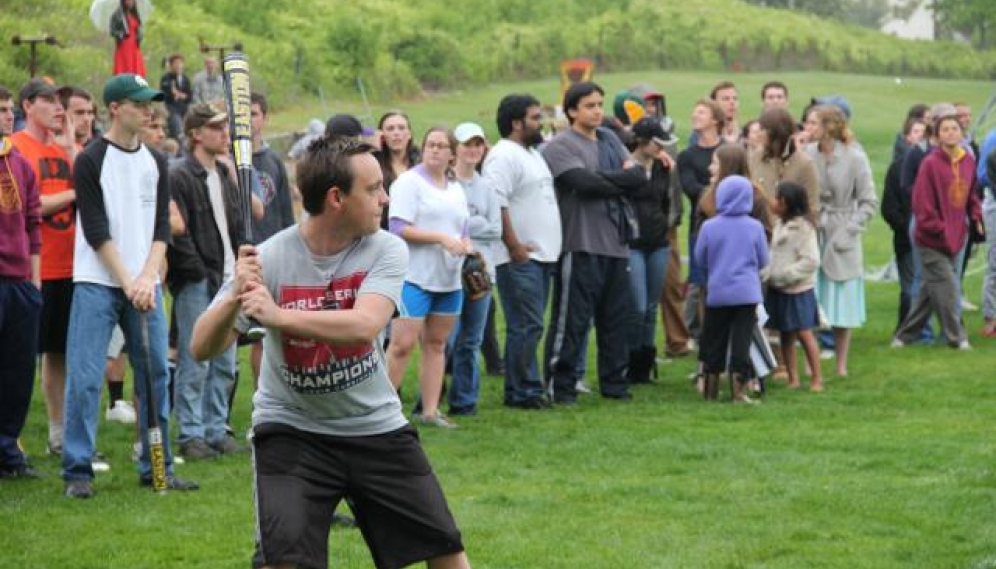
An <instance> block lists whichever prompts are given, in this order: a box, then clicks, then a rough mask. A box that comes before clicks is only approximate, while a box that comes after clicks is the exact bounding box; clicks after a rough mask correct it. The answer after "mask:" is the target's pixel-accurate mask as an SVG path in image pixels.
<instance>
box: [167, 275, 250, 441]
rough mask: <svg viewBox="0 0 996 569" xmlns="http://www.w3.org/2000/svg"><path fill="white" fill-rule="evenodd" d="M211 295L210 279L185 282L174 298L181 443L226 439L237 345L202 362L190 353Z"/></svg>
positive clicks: (176, 403) (176, 399)
mask: <svg viewBox="0 0 996 569" xmlns="http://www.w3.org/2000/svg"><path fill="white" fill-rule="evenodd" d="M212 297H213V295H211V294H209V292H208V285H207V281H206V280H202V281H198V282H194V283H187V284H185V285H183V287H182V288H181V289H180V290H179V291H178V292H177V294H176V297H174V299H173V312H174V313H175V314H176V329H177V333H178V334H177V358H178V359H177V366H176V386H175V394H174V397H175V399H174V405H175V408H174V410H173V411H174V413H175V414H176V422H177V423H178V425H179V427H180V434H179V436H178V438H177V440H178V441H179V442H180V444H184V443H187V442H189V441H191V440H193V439H203V440H205V441H207V442H208V443H216V442H219V441H221V440H222V439H224V438H225V419H226V418H227V417H228V393H229V392H230V391H231V389H232V385H233V384H234V383H235V353H236V352H235V350H236V347H235V344H232V346H231V347H229V348H228V349H227V350H225V351H224V352H222V353H220V354H218V355H217V356H215V357H214V358H212V359H210V360H208V361H203V362H199V361H197V360H195V359H194V357H193V356H192V355H191V354H190V338H191V336H192V335H193V331H194V324H195V323H196V322H197V318H198V317H199V316H200V315H201V314H203V313H204V311H205V310H207V307H208V305H209V304H210V303H211V299H212Z"/></svg>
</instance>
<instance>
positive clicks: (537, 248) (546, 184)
mask: <svg viewBox="0 0 996 569" xmlns="http://www.w3.org/2000/svg"><path fill="white" fill-rule="evenodd" d="M496 122H497V124H498V132H499V133H500V134H501V136H502V139H501V140H500V141H499V142H498V143H497V144H496V145H495V146H494V148H492V149H491V151H490V152H488V156H487V157H486V158H485V159H484V177H485V179H487V180H488V182H490V183H491V184H492V185H494V187H495V190H496V191H497V192H498V202H499V205H500V207H501V219H502V236H501V239H502V243H503V245H501V246H499V247H498V248H497V250H496V252H495V256H494V263H495V265H496V267H497V271H496V273H497V274H496V277H497V283H498V290H499V291H501V295H500V297H501V303H502V310H503V312H504V313H505V324H506V326H505V405H506V406H508V407H512V408H517V409H548V408H549V407H550V403H549V401H547V399H546V396H545V395H544V388H543V379H542V376H540V370H539V365H538V363H537V361H536V348H537V346H538V345H539V342H540V338H542V337H543V322H544V318H545V316H546V308H547V299H548V298H549V293H550V283H551V281H552V279H553V272H554V270H555V269H556V266H557V259H558V258H559V257H560V249H561V245H562V243H563V236H562V233H561V225H560V207H559V206H558V205H557V196H556V194H555V193H554V188H553V176H552V175H551V174H550V168H549V167H548V166H547V165H546V161H545V160H543V156H541V155H540V153H539V152H538V151H537V150H536V145H537V144H539V143H541V142H543V134H542V132H541V131H540V128H541V127H542V124H543V113H542V110H541V109H540V104H539V101H538V100H536V98H535V97H533V96H531V95H508V96H506V97H505V98H503V99H502V100H501V102H500V103H499V104H498V111H497V113H496Z"/></svg>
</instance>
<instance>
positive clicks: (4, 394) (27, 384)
mask: <svg viewBox="0 0 996 569" xmlns="http://www.w3.org/2000/svg"><path fill="white" fill-rule="evenodd" d="M41 307H42V294H41V291H39V290H38V289H37V288H36V287H35V285H34V284H32V283H31V281H28V280H19V279H9V278H5V277H0V467H3V469H7V470H10V469H13V468H16V467H19V466H21V465H23V464H24V453H23V452H21V449H20V447H18V445H17V439H18V437H20V436H21V431H22V429H24V422H25V420H26V419H27V417H28V408H29V407H30V406H31V390H32V388H34V385H35V358H36V357H37V355H38V320H39V315H40V314H41Z"/></svg>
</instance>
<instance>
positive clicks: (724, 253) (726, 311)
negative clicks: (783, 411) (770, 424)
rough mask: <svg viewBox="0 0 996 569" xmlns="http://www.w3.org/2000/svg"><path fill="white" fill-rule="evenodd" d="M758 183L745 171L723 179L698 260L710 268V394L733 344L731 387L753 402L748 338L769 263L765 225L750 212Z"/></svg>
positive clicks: (706, 363)
mask: <svg viewBox="0 0 996 569" xmlns="http://www.w3.org/2000/svg"><path fill="white" fill-rule="evenodd" d="M753 194H754V188H753V186H752V185H751V183H750V180H748V179H747V178H744V177H743V176H730V177H728V178H725V179H723V181H721V182H720V183H719V186H717V188H716V213H717V215H716V216H715V217H713V218H711V219H709V220H708V221H706V222H705V223H703V224H702V228H701V230H700V231H699V236H698V239H697V240H696V242H695V251H694V254H695V261H696V263H698V266H700V267H705V269H706V275H707V277H706V284H707V291H708V292H707V295H706V312H705V324H704V327H703V330H702V338H701V340H700V347H699V360H700V361H701V362H702V364H703V367H704V369H705V391H704V393H703V396H704V397H705V398H706V399H707V400H715V399H717V398H718V397H719V376H720V374H721V373H722V372H723V371H724V370H726V368H727V366H726V362H727V346H729V362H730V365H729V372H730V391H731V393H732V395H733V400H734V401H741V402H750V399H749V398H748V397H747V395H746V388H745V387H746V381H745V380H746V378H747V377H749V375H750V373H749V372H750V370H751V361H750V338H751V332H752V331H753V329H754V326H755V324H756V322H757V305H758V303H761V302H763V296H762V294H761V269H763V268H764V267H765V266H767V264H768V242H767V239H766V238H765V234H764V227H763V226H762V225H761V223H760V222H759V221H757V220H756V219H754V218H752V217H751V216H750V212H751V208H752V207H753V204H754V198H753Z"/></svg>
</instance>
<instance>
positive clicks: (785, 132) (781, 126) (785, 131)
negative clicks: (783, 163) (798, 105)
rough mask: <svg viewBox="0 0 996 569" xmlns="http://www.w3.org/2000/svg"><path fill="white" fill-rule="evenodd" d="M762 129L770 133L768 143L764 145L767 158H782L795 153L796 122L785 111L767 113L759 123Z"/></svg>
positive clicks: (772, 110) (774, 110)
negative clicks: (794, 135)
mask: <svg viewBox="0 0 996 569" xmlns="http://www.w3.org/2000/svg"><path fill="white" fill-rule="evenodd" d="M757 122H758V123H760V125H761V128H763V129H764V130H766V131H767V132H768V141H767V142H766V143H765V144H764V157H765V158H781V157H782V156H783V155H784V154H786V150H787V151H788V152H787V153H788V154H791V153H792V152H794V151H795V143H794V142H793V141H794V139H793V137H792V135H793V134H795V121H794V120H792V115H790V114H789V112H788V111H786V110H785V109H771V110H770V111H765V113H764V114H763V115H761V118H759V119H758V121H757Z"/></svg>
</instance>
